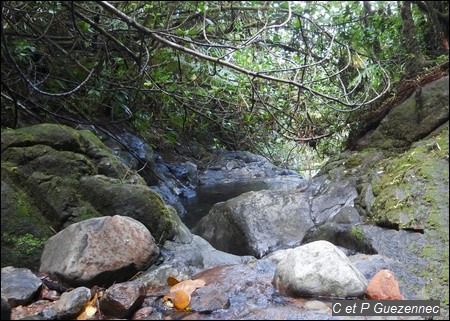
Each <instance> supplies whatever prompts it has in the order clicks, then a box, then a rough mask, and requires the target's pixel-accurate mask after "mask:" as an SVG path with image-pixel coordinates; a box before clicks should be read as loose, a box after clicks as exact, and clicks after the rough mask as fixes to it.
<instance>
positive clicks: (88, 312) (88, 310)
mask: <svg viewBox="0 0 450 321" xmlns="http://www.w3.org/2000/svg"><path fill="white" fill-rule="evenodd" d="M85 312H86V315H87V316H88V318H89V317H93V316H94V315H95V313H96V312H97V308H96V307H93V306H89V307H86V310H85Z"/></svg>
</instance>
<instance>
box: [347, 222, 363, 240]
mask: <svg viewBox="0 0 450 321" xmlns="http://www.w3.org/2000/svg"><path fill="white" fill-rule="evenodd" d="M350 235H351V236H352V237H354V238H355V239H357V240H358V241H360V242H365V241H366V236H365V234H364V231H363V230H362V229H361V228H359V227H358V226H352V228H351V230H350Z"/></svg>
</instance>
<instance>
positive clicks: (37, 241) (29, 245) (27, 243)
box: [3, 233, 47, 256]
mask: <svg viewBox="0 0 450 321" xmlns="http://www.w3.org/2000/svg"><path fill="white" fill-rule="evenodd" d="M3 238H4V241H5V242H6V243H11V244H14V249H15V251H17V252H19V253H22V254H24V255H26V256H28V255H32V254H33V253H41V252H42V250H43V248H44V245H45V242H46V241H47V239H46V238H43V237H36V236H34V235H32V234H30V233H26V234H23V235H12V234H8V233H5V234H4V235H3Z"/></svg>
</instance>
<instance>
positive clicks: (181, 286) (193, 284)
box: [170, 279, 205, 294]
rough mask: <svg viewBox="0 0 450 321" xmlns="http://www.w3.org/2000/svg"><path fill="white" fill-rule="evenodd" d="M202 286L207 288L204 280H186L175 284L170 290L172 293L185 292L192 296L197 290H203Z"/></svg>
mask: <svg viewBox="0 0 450 321" xmlns="http://www.w3.org/2000/svg"><path fill="white" fill-rule="evenodd" d="M202 286H205V281H204V280H202V279H197V280H191V279H189V280H184V281H181V282H179V283H177V284H175V285H174V286H172V288H171V289H170V292H176V291H180V290H182V291H185V292H186V293H188V294H191V293H192V292H194V291H195V290H196V289H198V288H201V287H202Z"/></svg>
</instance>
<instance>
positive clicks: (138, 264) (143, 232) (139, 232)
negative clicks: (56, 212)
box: [39, 215, 159, 286]
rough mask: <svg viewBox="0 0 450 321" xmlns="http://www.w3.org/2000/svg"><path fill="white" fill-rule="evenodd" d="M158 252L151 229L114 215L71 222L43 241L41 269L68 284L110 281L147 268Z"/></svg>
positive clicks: (123, 278)
mask: <svg viewBox="0 0 450 321" xmlns="http://www.w3.org/2000/svg"><path fill="white" fill-rule="evenodd" d="M158 255H159V248H158V247H157V245H156V244H155V240H154V238H153V237H152V235H151V234H150V231H149V230H148V229H147V228H146V227H145V226H144V225H143V224H142V223H140V222H138V221H136V220H134V219H132V218H130V217H126V216H120V215H115V216H113V217H110V216H105V217H99V218H92V219H89V220H85V221H82V222H79V223H74V224H72V225H70V226H69V227H67V228H65V229H64V230H62V231H61V232H59V233H58V234H56V235H55V236H52V237H51V238H50V239H49V240H48V241H47V243H46V244H45V248H44V251H43V253H42V258H41V267H40V269H39V271H40V273H44V274H46V275H49V276H50V277H51V278H52V279H55V280H59V281H60V282H62V283H65V284H67V285H70V286H93V285H102V286H105V285H111V284H112V283H114V282H123V281H126V280H128V279H129V278H131V277H132V276H133V275H135V274H136V273H137V272H139V271H142V270H145V269H147V268H148V267H149V266H150V265H151V264H152V263H153V262H155V260H156V259H157V257H158Z"/></svg>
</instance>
